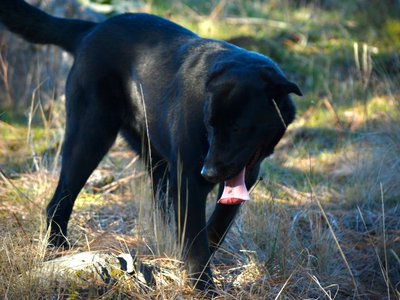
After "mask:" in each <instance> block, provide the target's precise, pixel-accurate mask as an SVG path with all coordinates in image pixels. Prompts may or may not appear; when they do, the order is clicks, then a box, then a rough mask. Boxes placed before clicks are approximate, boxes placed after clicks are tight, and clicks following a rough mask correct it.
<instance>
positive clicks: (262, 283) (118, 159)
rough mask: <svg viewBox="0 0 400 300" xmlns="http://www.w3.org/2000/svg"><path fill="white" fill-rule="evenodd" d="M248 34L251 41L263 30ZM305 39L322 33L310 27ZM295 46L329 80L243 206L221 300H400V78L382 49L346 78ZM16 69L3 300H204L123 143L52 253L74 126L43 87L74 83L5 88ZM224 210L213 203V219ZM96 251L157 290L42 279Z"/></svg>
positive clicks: (5, 145)
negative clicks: (52, 263)
mask: <svg viewBox="0 0 400 300" xmlns="http://www.w3.org/2000/svg"><path fill="white" fill-rule="evenodd" d="M275 4H276V3H275ZM276 5H277V4H276ZM278 8H279V7H278ZM279 9H281V8H279ZM310 9H311V10H310ZM309 11H311V12H312V8H310V7H308V6H305V7H303V8H301V9H299V10H298V12H297V13H296V14H293V16H292V17H293V18H296V16H299V18H300V19H301V18H305V16H306V15H307V12H309ZM192 13H193V12H192ZM287 13H290V12H287ZM316 20H319V19H318V18H316V19H312V20H311V21H312V22H316ZM217 21H218V20H217V19H216V20H213V22H217ZM236 21H237V20H236ZM283 23H285V22H283ZM283 23H282V24H283ZM285 24H290V22H289V21H288V23H285ZM225 25H226V24H225ZM225 25H224V26H225ZM313 25H315V23H313ZM246 26H247V27H246ZM246 26H241V27H240V29H243V28H244V27H245V29H243V30H246V32H250V31H251V30H253V29H251V26H250V25H246ZM255 26H256V27H257V26H259V25H255ZM324 26H328V28H331V27H329V26H333V25H332V24H325V23H324ZM224 28H225V27H224ZM257 28H259V27H257ZM275 29H276V28H275ZM333 29H335V27H333ZM301 30H303V28H301ZM325 30H326V29H323V30H322V33H326V32H327V31H325ZM341 30H344V31H345V30H346V29H344V28H341ZM307 34H310V36H311V35H312V34H315V32H314V33H313V29H312V28H311V29H309V32H307ZM347 34H349V32H347ZM216 35H218V34H217V33H216ZM346 37H347V36H346ZM276 38H277V39H279V36H277V37H276ZM13 39H14V38H11V37H9V36H7V35H6V34H5V35H4V36H2V38H1V40H2V41H4V40H7V41H9V43H8V44H9V45H10V46H9V47H17V48H18V47H25V48H23V49H22V50H21V49H20V53H22V54H19V55H21V57H22V56H23V55H24V54H23V53H27V49H26V47H28V46H21V45H22V44H15V40H13ZM289 41H290V43H289ZM289 41H288V40H285V41H284V45H285V47H288V49H290V51H291V52H290V55H293V57H295V58H296V59H297V60H298V61H297V64H298V65H297V66H298V67H302V68H303V69H300V70H299V71H298V73H302V71H304V72H305V73H307V72H309V70H312V73H313V74H314V72H317V73H318V74H323V75H321V77H318V76H316V75H313V74H308V73H307V74H308V75H309V77H312V80H311V82H312V83H310V82H309V81H308V80H307V79H308V77H307V79H305V80H304V85H305V86H306V87H307V86H308V89H309V94H310V95H307V97H310V98H314V99H317V100H315V102H314V103H311V104H309V105H307V106H306V107H304V102H301V101H304V100H298V101H299V107H300V109H299V115H298V118H297V121H296V123H295V124H293V125H292V126H290V128H289V132H288V134H287V135H286V137H285V139H284V140H283V141H282V143H280V146H279V147H278V149H277V151H276V154H274V156H273V157H272V158H271V159H269V160H267V161H266V162H265V163H264V165H263V170H264V171H263V174H262V175H263V180H262V181H260V182H259V183H258V185H257V186H256V188H255V189H254V190H253V191H252V201H249V202H248V203H246V205H244V206H243V208H242V211H241V214H240V216H239V217H238V218H237V219H236V221H235V223H234V224H233V227H232V229H231V231H230V232H229V234H228V235H227V237H226V241H225V242H224V243H223V245H222V247H221V249H220V250H219V251H218V252H217V253H216V255H215V257H214V259H213V261H212V263H213V269H214V275H215V282H216V284H217V288H218V292H219V294H220V296H219V298H218V299H357V298H358V299H398V298H400V289H399V285H400V258H399V257H400V238H399V237H400V218H399V216H400V201H399V199H400V181H399V179H398V178H399V175H398V174H400V131H399V128H400V122H399V119H400V116H399V108H400V102H399V98H400V96H399V95H400V91H399V89H398V86H396V82H397V79H396V78H398V75H399V74H397V73H395V74H392V73H391V74H389V73H387V72H382V70H379V68H380V67H379V68H378V64H375V63H374V58H373V51H374V48H373V47H372V46H371V47H369V48H368V46H367V47H364V46H362V43H360V45H357V46H356V44H354V43H352V45H351V47H350V48H351V49H350V51H349V52H346V53H345V55H347V56H345V57H346V62H347V63H348V62H349V61H350V62H351V67H348V68H347V69H346V71H345V72H344V71H343V69H340V68H339V70H338V69H336V68H335V66H334V62H335V59H337V57H335V56H334V54H331V56H329V55H328V54H326V53H325V54H326V56H327V58H324V59H326V60H323V61H322V65H323V66H322V67H320V69H318V68H317V67H316V66H315V65H318V63H319V62H320V61H319V60H318V59H320V56H319V55H320V54H319V53H317V54H316V56H312V57H311V55H312V54H313V53H315V52H316V51H318V47H321V45H315V44H311V42H309V43H310V44H309V45H308V44H307V45H303V44H302V41H301V40H299V41H297V42H296V40H293V39H292V36H290V39H289ZM325 42H326V43H328V41H325ZM18 43H19V42H18ZM13 45H17V46H13ZM329 45H330V44H329ZM273 46H274V45H272V47H273ZM17 50H18V49H17ZM48 51H56V50H49V49H48V48H46V49H45V50H44V53H45V54H43V53H42V52H40V53H39V54H35V55H39V56H40V55H42V56H47V57H52V55H49V54H48ZM304 53H306V56H301V55H304ZM60 55H63V54H60ZM42 56H40V57H42ZM309 56H310V57H311V58H309ZM16 57H17V56H16V54H15V53H13V55H9V56H7V53H5V52H4V48H3V53H2V56H1V59H0V67H1V68H0V71H1V72H2V73H1V74H2V76H3V89H2V92H4V93H2V94H1V95H5V96H4V97H5V98H4V99H6V102H4V103H5V104H9V103H8V102H9V100H10V99H14V98H15V97H16V96H18V98H20V99H22V98H24V99H29V105H25V108H26V113H25V117H24V118H17V117H11V118H10V117H8V119H7V121H5V120H4V121H3V120H1V119H0V134H1V137H2V138H1V139H0V298H2V299H3V298H4V299H88V298H90V299H124V298H127V299H131V298H135V299H189V298H195V299H201V298H203V297H204V296H203V295H199V294H196V293H195V292H194V291H193V290H191V289H190V288H189V287H188V285H187V284H186V277H185V272H184V270H183V268H182V264H181V263H180V262H179V258H180V255H179V249H178V248H177V246H176V244H175V242H174V240H175V237H174V234H173V232H174V230H173V229H171V228H164V227H162V226H160V222H159V217H158V215H157V213H156V212H155V211H154V209H153V204H152V201H151V198H152V197H151V192H150V184H149V182H150V179H149V178H148V176H146V175H145V173H144V171H143V166H142V164H141V163H140V162H139V160H138V159H137V157H136V156H135V154H133V153H131V152H130V151H129V150H128V149H127V146H126V144H125V143H124V142H123V141H122V139H118V140H117V143H116V144H115V145H114V147H113V148H112V150H111V152H110V153H109V155H107V156H106V158H105V159H104V160H103V162H102V163H101V165H100V166H99V168H98V170H96V172H95V173H94V174H93V175H92V176H91V178H90V180H89V182H88V184H87V185H86V187H85V189H84V190H83V191H82V192H81V194H80V196H79V198H78V200H77V202H76V205H75V210H74V213H73V216H72V219H71V222H70V226H69V228H70V231H69V238H70V242H71V244H72V246H73V247H72V250H70V251H69V252H61V251H51V250H49V249H47V247H46V246H47V245H46V229H45V226H44V223H45V221H44V219H43V218H44V208H45V206H46V204H47V202H48V200H49V199H50V197H51V196H52V193H53V190H54V188H55V185H56V181H57V172H58V169H59V155H60V145H61V139H62V133H63V129H62V128H63V122H64V121H63V119H64V114H63V96H62V95H61V94H60V92H59V91H58V88H57V89H56V90H57V92H56V93H54V92H53V90H52V88H49V85H48V84H47V83H46V84H43V82H46V78H47V77H48V74H63V73H64V72H65V69H64V68H65V65H64V66H60V65H59V64H58V62H55V61H48V60H47V62H46V64H43V65H41V64H39V65H38V64H32V65H28V66H27V68H28V69H27V70H25V72H24V73H25V74H28V75H29V76H28V77H29V78H31V79H30V80H28V79H27V81H26V82H23V83H21V84H20V85H19V86H18V90H16V86H15V84H14V85H12V81H10V77H8V76H10V72H11V73H12V72H16V71H13V70H17V67H16V66H17V63H16ZM57 57H58V56H57ZM7 58H9V60H7ZM24 60H29V57H25V58H24ZM34 61H35V60H34ZM299 61H300V62H299ZM62 70H64V71H62ZM344 73H345V74H344ZM7 74H8V75H7ZM308 75H307V76H308ZM32 78H36V79H35V80H33V79H32ZM60 78H64V75H62V76H61V75H60V76H58V75H57V76H55V79H54V80H55V81H57V82H59V83H60V85H61V82H62V79H60ZM57 85H58V84H57ZM7 97H8V98H7ZM7 99H8V100H7ZM54 99H56V101H53V100H54ZM343 99H345V100H343ZM21 103H22V102H21ZM22 106H23V103H22ZM0 118H2V112H0ZM213 205H214V199H213V198H212V197H210V199H209V207H208V208H209V210H211V209H212V207H213ZM88 250H90V251H94V250H96V251H104V252H108V253H115V254H119V253H127V252H131V253H133V254H135V255H136V256H137V257H138V259H139V260H140V261H141V262H142V263H143V264H150V265H157V266H160V267H162V268H161V270H162V271H161V272H157V276H158V280H157V284H156V285H153V286H147V285H146V284H142V283H139V282H138V280H133V279H132V277H131V276H127V275H126V274H124V275H123V276H116V277H117V278H116V280H114V281H112V282H108V283H106V282H102V281H99V280H94V279H90V280H87V281H86V282H85V283H82V282H81V283H79V284H77V283H76V282H73V281H71V282H64V283H63V284H62V285H60V284H59V283H57V281H56V280H43V279H41V278H40V277H38V276H35V274H36V270H37V269H38V268H40V267H42V266H43V265H44V264H45V262H46V261H48V260H50V259H52V258H54V257H58V256H60V255H66V254H71V253H77V252H83V251H88ZM49 278H50V279H51V278H52V275H51V274H49Z"/></svg>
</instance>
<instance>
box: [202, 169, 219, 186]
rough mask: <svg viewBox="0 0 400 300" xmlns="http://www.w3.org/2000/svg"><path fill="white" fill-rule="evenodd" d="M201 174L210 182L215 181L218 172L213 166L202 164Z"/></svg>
mask: <svg viewBox="0 0 400 300" xmlns="http://www.w3.org/2000/svg"><path fill="white" fill-rule="evenodd" d="M201 176H203V177H204V179H206V180H207V181H210V182H214V183H215V182H217V181H218V180H217V178H218V173H217V170H216V169H215V168H214V167H206V166H203V168H202V169H201Z"/></svg>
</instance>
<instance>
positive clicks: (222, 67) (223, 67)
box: [206, 62, 231, 92]
mask: <svg viewBox="0 0 400 300" xmlns="http://www.w3.org/2000/svg"><path fill="white" fill-rule="evenodd" d="M230 66H231V63H229V62H218V63H216V64H215V65H213V66H212V69H211V70H210V71H209V73H208V75H207V79H206V90H207V91H208V92H212V91H214V90H216V89H217V90H226V89H228V88H229V87H230V81H229V80H226V79H225V78H223V77H224V76H223V75H224V74H226V72H227V71H228V70H229V68H230Z"/></svg>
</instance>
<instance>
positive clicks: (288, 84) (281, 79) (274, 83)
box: [261, 68, 303, 96]
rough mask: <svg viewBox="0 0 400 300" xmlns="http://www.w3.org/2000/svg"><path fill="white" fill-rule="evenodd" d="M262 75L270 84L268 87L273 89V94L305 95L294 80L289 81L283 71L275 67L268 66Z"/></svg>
mask: <svg viewBox="0 0 400 300" xmlns="http://www.w3.org/2000/svg"><path fill="white" fill-rule="evenodd" d="M261 77H262V78H263V79H264V81H265V82H266V83H267V84H268V88H269V89H271V91H270V92H271V93H272V94H273V95H279V94H280V95H282V94H290V93H293V94H296V95H298V96H303V93H302V92H301V90H300V88H299V87H298V86H297V84H295V83H294V82H292V81H289V80H288V79H287V78H286V77H285V76H284V75H283V74H282V73H281V72H278V71H277V70H275V69H272V68H267V69H264V70H263V71H262V73H261Z"/></svg>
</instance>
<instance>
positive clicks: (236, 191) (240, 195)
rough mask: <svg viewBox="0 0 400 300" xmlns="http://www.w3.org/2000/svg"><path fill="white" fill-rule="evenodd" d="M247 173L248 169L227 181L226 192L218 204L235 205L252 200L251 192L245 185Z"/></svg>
mask: <svg viewBox="0 0 400 300" xmlns="http://www.w3.org/2000/svg"><path fill="white" fill-rule="evenodd" d="M245 172H246V168H244V169H243V170H242V171H240V173H239V174H238V175H237V176H235V177H233V178H231V179H229V180H227V181H225V187H224V191H223V193H222V196H221V199H219V200H218V201H217V203H220V204H225V205H235V204H240V203H242V202H244V201H247V200H250V195H249V192H248V191H247V188H246V185H245V183H244V175H245Z"/></svg>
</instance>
